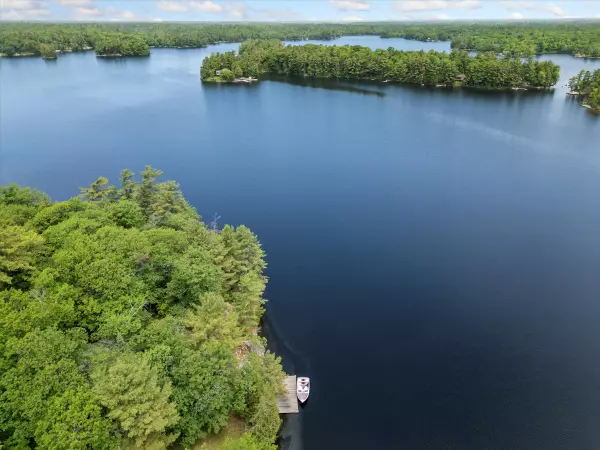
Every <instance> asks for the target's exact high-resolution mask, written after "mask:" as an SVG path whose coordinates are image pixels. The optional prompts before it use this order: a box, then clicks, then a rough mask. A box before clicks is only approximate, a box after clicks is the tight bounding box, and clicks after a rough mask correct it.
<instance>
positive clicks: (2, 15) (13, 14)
mask: <svg viewBox="0 0 600 450" xmlns="http://www.w3.org/2000/svg"><path fill="white" fill-rule="evenodd" d="M0 19H1V20H23V19H24V17H23V16H22V15H21V14H19V13H18V12H17V11H15V10H14V9H11V10H10V11H8V12H3V11H2V10H1V9H0Z"/></svg>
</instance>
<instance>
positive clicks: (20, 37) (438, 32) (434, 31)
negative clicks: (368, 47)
mask: <svg viewBox="0 0 600 450" xmlns="http://www.w3.org/2000/svg"><path fill="white" fill-rule="evenodd" d="M344 35H347V36H357V35H380V36H382V37H402V38H406V39H414V40H420V41H428V40H433V41H438V40H450V41H451V42H452V47H453V48H456V49H457V50H473V51H477V52H494V53H503V54H505V55H509V56H524V57H530V56H533V55H534V54H542V53H567V54H572V55H580V56H591V57H598V56H600V26H599V25H598V22H597V21H596V22H594V21H577V22H574V21H569V22H560V23H559V22H556V21H554V22H533V23H532V22H528V23H448V24H444V23H430V24H406V23H394V22H387V23H386V22H376V23H360V24H357V23H353V24H339V23H338V24H327V23H321V24H315V23H312V24H308V23H306V24H301V23H299V24H291V23H286V24H283V23H214V24H209V23H96V24H89V23H88V24H45V23H2V24H0V53H3V54H5V55H8V56H13V55H17V54H33V55H39V54H40V52H41V50H40V44H51V45H53V46H54V48H55V49H58V50H63V51H68V50H73V51H77V50H83V49H86V48H94V47H96V46H97V45H98V42H100V43H101V44H102V45H103V47H102V48H101V49H100V50H98V49H97V53H98V54H100V55H106V54H111V53H109V51H114V49H115V46H118V48H119V49H122V50H124V52H118V53H116V54H122V55H130V54H132V55H141V54H147V51H146V47H145V46H141V43H139V42H137V40H135V41H130V40H129V38H131V37H132V36H136V37H137V38H139V39H140V40H142V41H143V42H144V43H145V44H146V45H148V46H149V47H169V48H192V47H205V46H207V45H209V44H214V43H216V42H242V41H245V40H248V39H277V40H305V39H334V38H337V37H340V36H344ZM119 39H121V40H123V41H124V42H123V44H122V45H118V42H119ZM132 51H133V53H132Z"/></svg>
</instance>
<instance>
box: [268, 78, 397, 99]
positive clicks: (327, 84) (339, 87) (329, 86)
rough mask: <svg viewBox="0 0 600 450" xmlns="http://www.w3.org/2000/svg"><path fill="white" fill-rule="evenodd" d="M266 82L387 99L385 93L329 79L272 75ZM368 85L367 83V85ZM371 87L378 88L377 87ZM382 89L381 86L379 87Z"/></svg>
mask: <svg viewBox="0 0 600 450" xmlns="http://www.w3.org/2000/svg"><path fill="white" fill-rule="evenodd" d="M265 80H269V81H276V82H280V83H288V84H292V85H294V86H306V87H312V88H317V89H326V90H329V91H344V92H351V93H354V94H363V95H374V96H376V97H385V92H381V91H376V90H373V89H366V88H364V87H360V86H356V85H350V84H345V83H344V82H343V81H339V80H329V79H317V78H297V77H284V76H274V75H271V76H269V77H267V78H265ZM365 84H366V83H365ZM369 86H373V87H377V86H376V85H374V84H373V85H371V84H369ZM379 87H381V85H380V86H379Z"/></svg>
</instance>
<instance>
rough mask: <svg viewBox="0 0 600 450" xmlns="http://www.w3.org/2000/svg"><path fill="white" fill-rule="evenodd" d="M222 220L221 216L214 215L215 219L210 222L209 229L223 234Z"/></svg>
mask: <svg viewBox="0 0 600 450" xmlns="http://www.w3.org/2000/svg"><path fill="white" fill-rule="evenodd" d="M220 218H221V216H218V215H217V213H214V214H213V218H212V220H211V221H210V225H209V226H208V227H209V229H211V230H212V231H214V232H215V233H220V232H221V229H220V228H219V219H220Z"/></svg>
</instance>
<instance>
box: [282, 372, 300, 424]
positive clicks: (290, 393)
mask: <svg viewBox="0 0 600 450" xmlns="http://www.w3.org/2000/svg"><path fill="white" fill-rule="evenodd" d="M284 385H285V393H284V394H282V395H278V396H277V408H279V414H296V413H297V412H298V398H297V397H296V375H289V376H287V377H285V381H284Z"/></svg>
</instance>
